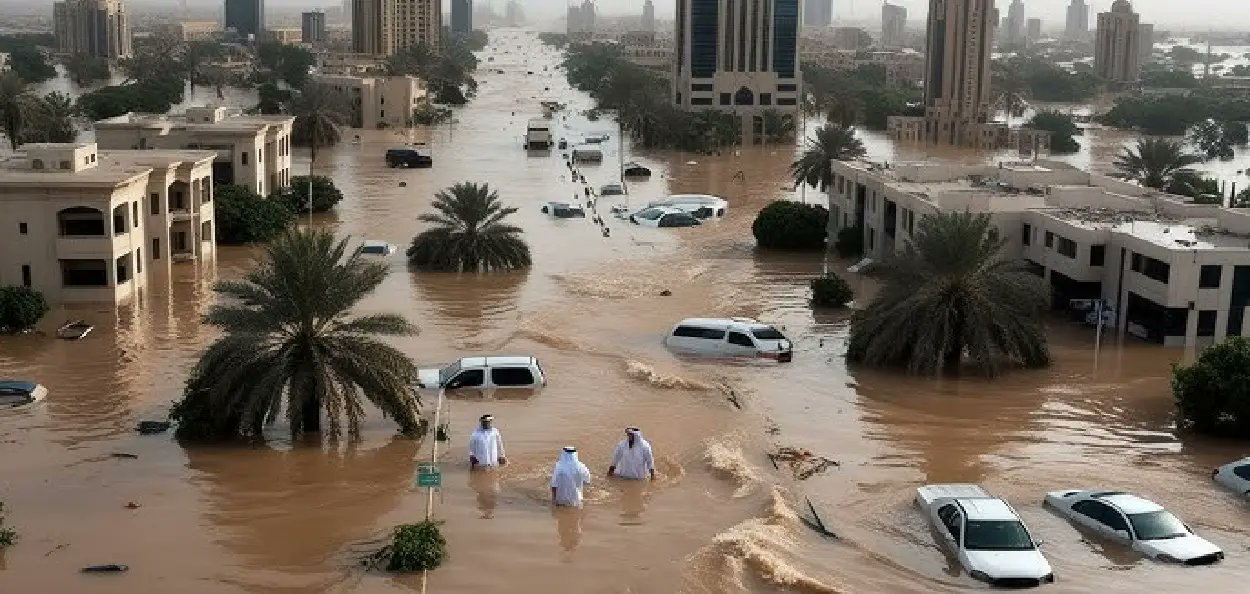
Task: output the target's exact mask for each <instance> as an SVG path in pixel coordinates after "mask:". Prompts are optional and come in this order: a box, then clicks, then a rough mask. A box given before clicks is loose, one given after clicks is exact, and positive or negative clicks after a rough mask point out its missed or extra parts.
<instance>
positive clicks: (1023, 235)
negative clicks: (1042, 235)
mask: <svg viewBox="0 0 1250 594" xmlns="http://www.w3.org/2000/svg"><path fill="white" fill-rule="evenodd" d="M1032 242H1033V226H1032V225H1030V224H1028V223H1025V224H1024V226H1023V227H1021V228H1020V243H1023V244H1024V245H1030V244H1031V243H1032Z"/></svg>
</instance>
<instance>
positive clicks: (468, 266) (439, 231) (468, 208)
mask: <svg viewBox="0 0 1250 594" xmlns="http://www.w3.org/2000/svg"><path fill="white" fill-rule="evenodd" d="M433 206H434V209H435V210H437V211H438V212H437V213H426V214H423V215H421V216H420V217H419V218H420V220H422V221H425V222H427V223H432V224H433V225H434V227H432V228H430V229H427V230H425V231H422V232H421V234H420V235H417V236H416V237H415V238H413V240H412V245H411V246H410V247H409V248H408V261H409V262H411V263H412V265H413V266H415V267H417V268H423V269H427V270H438V271H444V272H485V271H492V270H510V269H516V268H526V267H528V266H529V265H530V264H531V263H532V260H531V259H530V248H529V246H528V245H526V243H525V240H523V239H521V237H520V235H521V228H520V227H517V226H514V225H509V224H507V223H504V222H503V220H504V219H505V218H507V217H508V216H509V215H511V214H512V213H514V212H516V211H517V209H515V208H504V206H503V204H502V203H500V202H499V194H498V193H496V192H495V191H494V190H491V189H490V186H488V185H487V184H481V185H479V184H475V183H471V182H464V183H458V184H456V185H454V186H452V187H450V188H447V189H446V190H443V191H440V192H439V193H438V194H435V196H434V204H433Z"/></svg>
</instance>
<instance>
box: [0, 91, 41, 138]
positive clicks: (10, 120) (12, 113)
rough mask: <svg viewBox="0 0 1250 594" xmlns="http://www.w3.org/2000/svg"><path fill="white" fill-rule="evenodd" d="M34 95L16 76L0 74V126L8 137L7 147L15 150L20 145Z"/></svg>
mask: <svg viewBox="0 0 1250 594" xmlns="http://www.w3.org/2000/svg"><path fill="white" fill-rule="evenodd" d="M33 99H34V95H32V94H31V92H30V90H29V89H27V88H26V83H25V82H23V81H22V79H21V78H20V77H18V76H17V74H15V73H13V72H6V73H4V74H0V126H2V127H3V129H4V135H5V136H8V137H9V145H10V146H11V147H12V148H13V150H17V147H18V145H20V144H21V143H22V140H21V136H22V131H23V130H24V129H25V127H26V124H28V123H29V121H30V119H31V118H30V115H31V114H30V111H31V109H30V107H31V102H32V100H33Z"/></svg>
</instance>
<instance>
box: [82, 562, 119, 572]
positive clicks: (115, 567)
mask: <svg viewBox="0 0 1250 594" xmlns="http://www.w3.org/2000/svg"><path fill="white" fill-rule="evenodd" d="M129 570H130V568H129V567H127V566H125V565H119V564H117V563H111V564H109V565H88V566H87V567H84V568H82V572H83V573H121V572H123V571H129Z"/></svg>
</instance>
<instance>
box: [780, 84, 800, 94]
mask: <svg viewBox="0 0 1250 594" xmlns="http://www.w3.org/2000/svg"><path fill="white" fill-rule="evenodd" d="M777 90H778V91H779V92H782V93H793V92H795V91H797V90H799V86H798V85H790V84H786V85H777Z"/></svg>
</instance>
